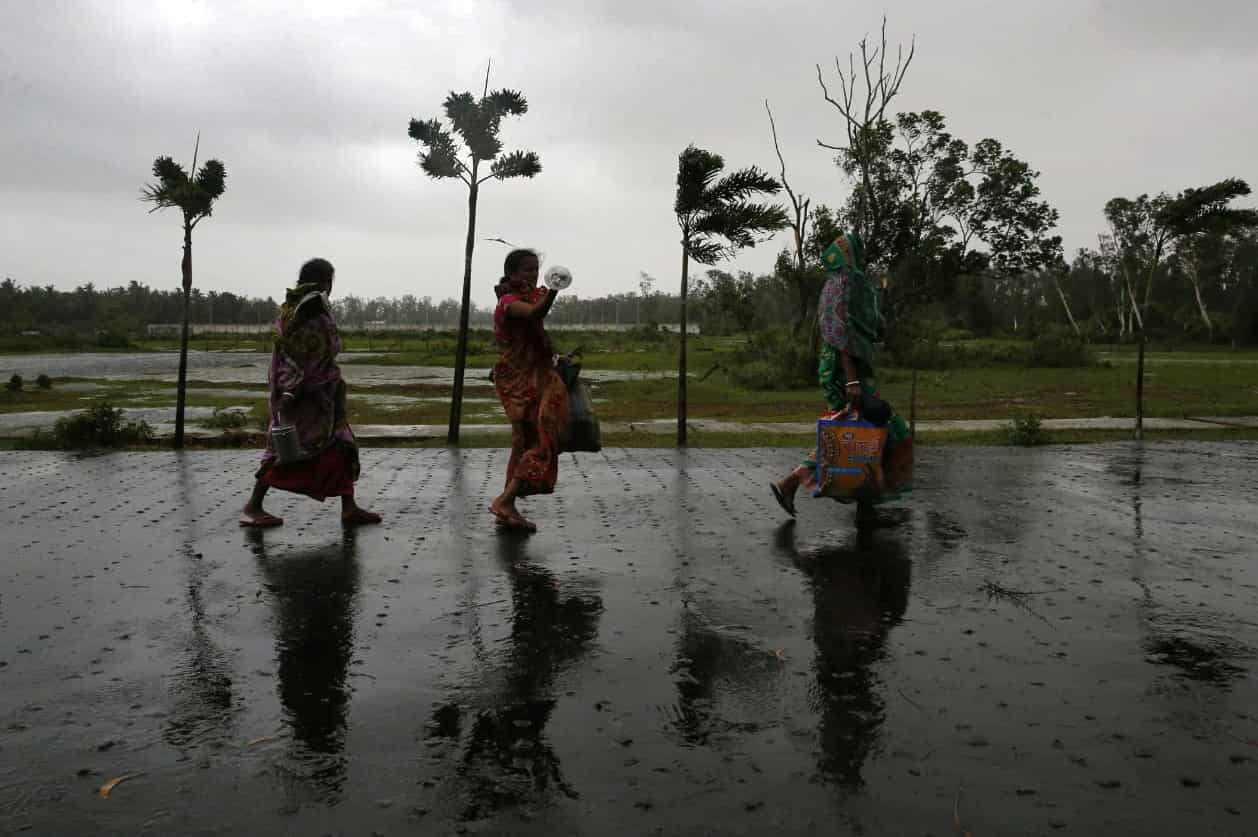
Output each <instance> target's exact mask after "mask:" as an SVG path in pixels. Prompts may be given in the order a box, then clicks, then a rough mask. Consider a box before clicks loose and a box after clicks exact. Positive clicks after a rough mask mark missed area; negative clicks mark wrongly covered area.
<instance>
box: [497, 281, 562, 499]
mask: <svg viewBox="0 0 1258 837" xmlns="http://www.w3.org/2000/svg"><path fill="white" fill-rule="evenodd" d="M546 294H547V290H546V289H545V288H526V287H512V288H507V289H506V293H504V294H503V295H502V296H501V297H500V298H499V300H498V307H497V309H495V311H494V339H495V340H496V341H497V343H498V349H499V355H498V363H497V364H495V365H494V389H495V390H497V392H498V400H500V401H501V402H502V409H503V411H504V412H505V413H506V414H507V419H508V420H510V422H511V461H510V462H509V463H508V464H507V479H508V480H512V479H516V480H519V481H520V491H519V496H521V497H524V496H527V495H530V494H550V493H552V492H553V491H554V490H555V480H556V478H557V477H558V476H559V437H560V434H561V433H562V432H563V428H564V425H566V424H567V422H568V390H567V388H566V387H565V386H564V385H563V380H562V379H560V377H559V373H558V372H556V371H555V363H554V350H553V349H552V348H551V345H550V338H549V337H548V336H547V335H546V329H545V328H544V327H543V326H542V321H541V320H528V319H522V318H518V317H508V316H507V308H508V306H510V305H511V303H513V302H527V303H529V304H530V305H542V304H544V303H545V301H546Z"/></svg>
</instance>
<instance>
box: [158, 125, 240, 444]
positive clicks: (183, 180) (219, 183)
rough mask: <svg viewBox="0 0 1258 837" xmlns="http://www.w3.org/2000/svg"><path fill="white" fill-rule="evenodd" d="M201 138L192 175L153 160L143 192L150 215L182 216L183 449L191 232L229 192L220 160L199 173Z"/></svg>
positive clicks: (179, 436)
mask: <svg viewBox="0 0 1258 837" xmlns="http://www.w3.org/2000/svg"><path fill="white" fill-rule="evenodd" d="M200 149H201V135H200V134H198V135H197V142H196V146H195V148H194V149H193V152H192V167H191V169H190V171H191V172H192V173H193V174H192V175H190V174H189V172H188V171H185V170H184V168H183V166H181V165H179V164H178V163H176V162H175V161H174V160H173V159H171V158H170V157H158V158H157V159H156V160H154V161H153V176H154V177H156V178H157V182H156V183H150V184H149V185H148V186H145V187H144V190H143V192H141V195H140V200H142V201H145V202H146V203H151V204H153V208H152V209H151V210H149V212H156V211H157V210H159V209H178V210H179V211H180V212H181V213H182V215H183V260H182V262H181V272H182V274H183V330H182V333H181V335H180V339H179V383H178V387H177V394H176V398H175V448H176V449H179V448H182V447H183V436H184V409H185V406H186V404H187V395H188V315H189V303H190V299H191V294H192V230H193V229H195V228H196V225H197V224H199V223H201V221H202V220H204V219H205V218H209V217H210V215H212V214H213V212H214V202H215V201H216V200H218V199H219V198H220V197H222V195H223V192H225V191H226V190H227V169H226V168H225V167H224V166H223V164H222V162H220V161H219V160H207V161H206V162H205V165H203V166H202V167H201V170H200V171H197V152H198V151H200Z"/></svg>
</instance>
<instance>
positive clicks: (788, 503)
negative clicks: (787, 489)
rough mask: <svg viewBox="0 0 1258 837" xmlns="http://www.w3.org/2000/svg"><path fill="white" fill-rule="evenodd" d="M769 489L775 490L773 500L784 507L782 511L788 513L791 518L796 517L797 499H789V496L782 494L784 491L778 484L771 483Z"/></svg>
mask: <svg viewBox="0 0 1258 837" xmlns="http://www.w3.org/2000/svg"><path fill="white" fill-rule="evenodd" d="M769 488H771V489H773V498H774V499H775V500H777V501H778V505H779V506H781V507H782V511H784V512H786V513H787V514H789V515H790V516H791V517H794V516H795V498H794V497H791V498H789V499H788V498H787V496H786V495H785V494H784V493H782V489H780V488H778V484H777V483H776V482H771V483H769Z"/></svg>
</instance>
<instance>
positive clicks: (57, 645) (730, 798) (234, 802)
mask: <svg viewBox="0 0 1258 837" xmlns="http://www.w3.org/2000/svg"><path fill="white" fill-rule="evenodd" d="M797 453H798V452H793V451H748V450H740V451H734V452H729V451H717V450H702V451H692V452H690V453H689V454H683V453H677V452H673V451H654V450H609V451H606V452H605V453H604V454H599V455H580V457H579V459H577V460H576V462H575V463H574V461H573V459H572V457H570V456H566V457H565V459H564V463H563V466H562V475H561V483H560V489H559V492H558V493H557V495H556V496H554V497H549V498H539V499H536V500H532V501H528V503H527V505H526V510H527V511H529V512H531V513H532V514H534V515H535V516H536V517H537V518H538V519H539V520H540V521H541V522H543V524H544V527H545V528H544V529H543V531H542V532H541V533H539V534H537V535H535V536H533V537H531V538H520V537H511V536H506V535H500V534H497V533H495V532H494V531H493V530H492V529H491V527H490V526H489V525H488V519H487V518H488V515H487V514H486V512H485V503H486V501H487V499H488V497H489V496H490V495H491V494H492V493H493V491H494V490H495V489H496V488H497V487H498V486H499V484H500V482H501V471H502V468H503V466H504V464H505V458H504V456H503V454H502V453H501V452H498V451H467V452H464V453H462V454H460V453H451V452H447V451H440V450H408V451H389V450H365V451H364V452H363V460H364V465H365V468H364V476H363V479H362V481H361V483H360V495H361V499H362V500H363V501H364V502H365V503H366V504H368V505H370V506H372V507H374V508H376V509H378V510H380V511H382V512H383V513H384V514H385V515H387V525H385V526H383V527H379V528H374V529H369V530H362V531H359V532H357V533H353V532H351V533H343V532H342V531H341V528H340V526H339V524H338V522H337V517H336V514H335V508H334V506H333V505H332V504H331V503H326V504H323V505H319V504H316V503H314V502H312V501H309V500H304V499H301V498H294V497H281V496H277V497H276V498H275V502H274V509H273V510H274V511H276V512H278V513H281V514H282V515H283V516H285V517H286V518H287V521H288V522H287V525H286V526H285V527H284V528H282V529H279V530H274V531H268V532H265V533H249V532H244V531H241V530H240V529H238V528H237V527H236V525H235V511H236V509H237V507H238V506H239V505H240V503H241V500H242V492H243V491H244V490H245V489H246V488H247V487H248V483H249V475H250V471H251V469H252V467H253V465H254V454H252V453H249V454H240V453H234V452H195V453H189V454H185V455H183V456H182V457H176V456H175V455H173V454H168V453H152V454H149V453H129V454H113V455H106V456H100V457H88V458H78V457H74V456H69V455H62V454H52V453H11V454H5V455H3V456H2V457H0V515H2V519H3V529H2V530H0V533H2V534H0V544H2V546H3V554H4V555H5V560H4V562H3V564H2V565H0V632H2V634H0V635H2V637H3V638H2V639H0V833H10V832H14V831H21V830H23V829H26V830H27V831H29V833H34V834H118V835H124V834H125V835H137V834H154V835H157V834H162V835H166V834H293V835H298V834H300V835H307V834H346V835H372V834H384V835H400V834H412V833H424V834H452V833H475V834H527V835H533V834H536V835H553V834H589V835H603V834H614V835H618V834H624V835H641V834H696V835H697V834H869V835H898V834H911V835H927V834H934V835H948V834H955V833H960V830H962V829H963V830H964V831H967V832H969V833H970V834H972V835H975V837H983V835H997V834H999V835H1010V834H1087V835H1092V834H1106V835H1147V834H1174V835H1181V834H1212V835H1213V834H1227V835H1232V834H1235V835H1241V834H1253V833H1255V832H1258V801H1255V796H1254V793H1253V791H1254V788H1256V787H1258V684H1256V683H1255V672H1256V670H1258V661H1256V660H1255V649H1256V648H1258V615H1256V614H1258V566H1256V565H1255V563H1254V561H1253V556H1254V555H1255V554H1258V519H1256V518H1255V516H1254V514H1253V509H1254V504H1253V497H1254V496H1255V492H1256V491H1258V467H1256V466H1258V445H1252V444H1234V445H1230V444H1229V445H1223V444H1216V445H1193V444H1183V443H1177V444H1173V445H1172V444H1151V445H1147V446H1146V447H1144V448H1143V449H1142V448H1139V447H1136V446H1134V445H1098V446H1092V447H1088V448H1083V449H1080V448H1068V449H1067V448H1048V449H1036V450H1010V449H944V450H940V449H934V450H924V451H922V452H921V454H920V461H919V464H918V471H917V475H916V476H917V482H918V486H919V487H918V490H917V491H916V492H915V493H914V494H913V495H912V499H911V502H908V503H906V504H904V505H903V506H902V507H899V508H890V507H888V508H883V509H881V510H880V511H879V514H878V516H877V518H876V519H874V520H872V521H869V522H867V523H863V524H861V525H859V526H858V525H857V524H856V522H855V520H854V515H853V513H852V511H851V510H850V509H849V508H846V507H841V506H838V505H836V504H833V503H832V502H830V501H819V500H809V499H806V498H803V497H801V498H800V501H799V505H800V519H799V521H798V522H797V523H793V524H792V523H789V522H785V521H784V520H783V514H782V513H781V512H780V510H779V509H778V508H777V506H776V505H775V504H774V502H773V500H772V499H771V498H770V497H769V495H768V492H767V491H766V490H765V483H766V481H767V480H768V479H769V478H770V477H771V476H773V475H775V474H777V473H779V472H780V471H782V470H783V469H784V468H785V467H787V466H789V464H790V463H791V461H792V460H793V459H794V458H795V457H796V456H797ZM120 776H132V778H129V779H128V780H126V781H124V782H122V783H121V784H118V785H117V786H115V787H114V788H113V789H112V792H111V793H110V794H109V796H108V798H101V796H100V793H99V790H100V788H101V786H102V785H103V784H105V783H106V782H107V781H108V780H111V779H115V778H118V777H120ZM958 824H959V827H958Z"/></svg>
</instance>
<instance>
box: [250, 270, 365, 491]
mask: <svg viewBox="0 0 1258 837" xmlns="http://www.w3.org/2000/svg"><path fill="white" fill-rule="evenodd" d="M340 351H341V338H340V335H339V334H338V333H337V330H336V323H335V321H334V320H333V319H332V313H331V310H330V308H329V306H328V302H327V297H326V296H325V295H324V294H322V293H320V292H319V290H318V288H317V286H313V285H298V286H297V287H296V288H292V289H290V290H289V291H288V294H287V297H286V299H285V302H284V305H283V306H282V307H281V308H280V316H279V318H278V319H277V320H276V321H275V348H274V350H273V351H272V353H271V366H270V371H269V372H268V374H267V381H268V383H269V384H270V399H269V402H270V413H271V423H270V426H271V427H277V426H280V425H282V424H292V425H293V427H294V428H295V429H296V432H297V440H298V443H299V444H300V446H301V449H302V451H303V453H304V456H303V458H302V459H301V460H300V461H298V462H290V463H285V464H280V462H279V460H278V456H277V454H276V452H275V448H274V445H273V444H272V442H271V439H270V434H269V433H268V434H267V448H266V451H264V452H263V454H262V467H261V468H260V469H259V470H258V473H257V479H258V482H260V483H261V484H263V485H266V486H268V487H271V488H278V489H282V490H284V491H292V492H295V493H297V494H304V495H306V496H307V497H311V498H313V499H315V500H320V501H322V500H324V499H326V498H328V497H347V496H353V494H354V482H355V481H356V480H357V479H358V474H359V471H360V465H359V461H358V444H357V442H356V441H355V439H354V432H353V430H352V429H351V428H350V426H349V420H348V418H347V417H346V410H345V381H344V379H343V378H342V377H341V368H340V366H338V365H337V363H336V356H337V354H339V353H340ZM285 393H289V394H291V395H292V396H293V398H291V399H285V398H284V395H285ZM285 402H287V403H285ZM281 410H282V414H281ZM281 419H282V420H281Z"/></svg>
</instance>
